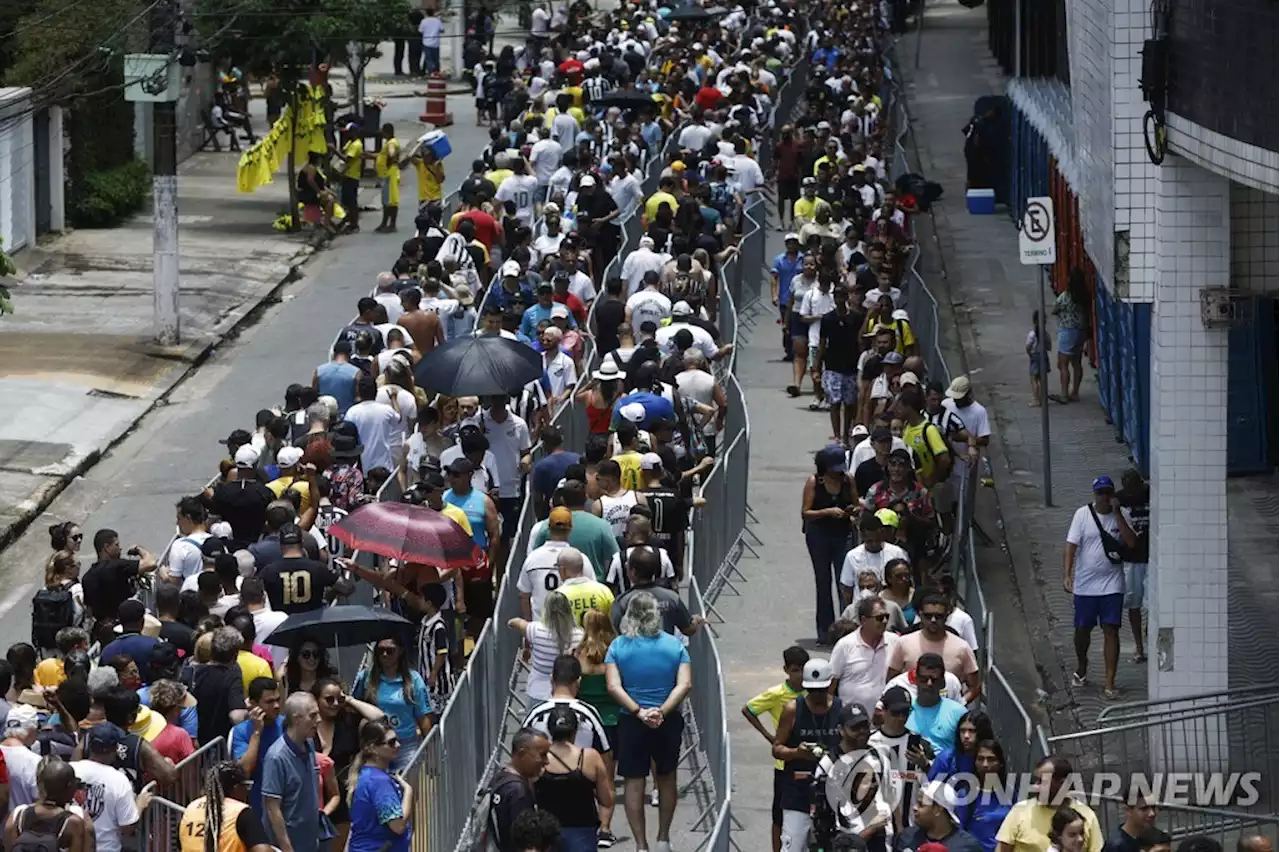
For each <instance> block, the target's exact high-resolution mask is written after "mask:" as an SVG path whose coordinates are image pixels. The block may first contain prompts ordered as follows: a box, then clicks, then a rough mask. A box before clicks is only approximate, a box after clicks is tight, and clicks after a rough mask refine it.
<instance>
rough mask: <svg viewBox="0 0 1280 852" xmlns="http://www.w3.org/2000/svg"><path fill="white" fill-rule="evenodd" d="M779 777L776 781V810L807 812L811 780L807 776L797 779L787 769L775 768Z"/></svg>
mask: <svg viewBox="0 0 1280 852" xmlns="http://www.w3.org/2000/svg"><path fill="white" fill-rule="evenodd" d="M774 772H776V773H777V774H778V775H781V776H782V777H781V779H779V780H778V781H777V782H776V789H777V799H778V810H779V811H804V812H805V813H808V812H809V803H810V801H811V800H812V799H813V781H812V779H810V778H809V777H807V776H806V777H802V778H800V779H797V778H796V777H795V773H794V772H792V771H791V770H789V769H775V770H774Z"/></svg>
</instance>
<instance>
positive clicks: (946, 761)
mask: <svg viewBox="0 0 1280 852" xmlns="http://www.w3.org/2000/svg"><path fill="white" fill-rule="evenodd" d="M974 772H975V767H974V763H973V758H972V757H971V756H970V755H967V754H965V753H964V752H962V751H961V750H960V746H958V745H957V746H954V747H952V748H948V749H943V750H942V751H940V752H939V753H938V756H937V757H935V758H934V759H933V763H931V764H929V773H928V778H929V780H930V781H935V780H940V781H946V782H948V783H949V784H950V785H951V786H952V788H953V789H954V790H955V791H956V796H957V798H959V799H960V801H964V802H967V801H968V798H967V795H968V792H969V787H970V784H969V778H971V777H973V775H974ZM955 776H963V777H959V778H957V777H955ZM956 812H957V813H958V814H960V822H961V823H962V824H963V823H964V820H965V818H966V817H967V815H968V813H969V806H968V805H961V804H957V805H956Z"/></svg>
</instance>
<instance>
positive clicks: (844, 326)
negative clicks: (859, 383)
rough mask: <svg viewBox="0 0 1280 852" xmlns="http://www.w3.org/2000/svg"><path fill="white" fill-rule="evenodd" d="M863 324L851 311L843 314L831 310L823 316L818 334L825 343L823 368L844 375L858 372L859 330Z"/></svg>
mask: <svg viewBox="0 0 1280 852" xmlns="http://www.w3.org/2000/svg"><path fill="white" fill-rule="evenodd" d="M860 328H861V326H860V325H859V324H858V322H857V318H856V317H854V315H853V314H851V313H847V312H846V313H845V315H844V316H841V315H840V313H839V312H838V311H831V312H829V313H827V314H826V315H825V316H823V318H822V322H821V324H820V325H819V326H818V335H819V338H820V340H821V341H822V342H823V343H824V344H825V348H824V349H823V350H822V368H823V369H824V370H830V371H831V372H833V373H839V374H840V375H842V376H852V375H853V374H855V373H857V372H858V355H859V354H860V350H859V349H858V331H859V330H860Z"/></svg>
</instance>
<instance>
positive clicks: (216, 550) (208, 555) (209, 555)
mask: <svg viewBox="0 0 1280 852" xmlns="http://www.w3.org/2000/svg"><path fill="white" fill-rule="evenodd" d="M226 552H227V544H226V542H224V541H223V540H222V539H220V538H218V537H217V536H216V535H211V536H209V537H208V538H206V539H205V540H204V541H202V542H200V555H201V556H203V557H204V558H205V559H214V558H216V557H218V556H221V555H222V554H224V553H226Z"/></svg>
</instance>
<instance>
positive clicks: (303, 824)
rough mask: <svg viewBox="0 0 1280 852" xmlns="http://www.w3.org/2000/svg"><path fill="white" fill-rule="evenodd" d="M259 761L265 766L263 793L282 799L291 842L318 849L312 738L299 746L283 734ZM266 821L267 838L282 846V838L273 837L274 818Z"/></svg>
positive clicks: (317, 783) (316, 778) (317, 789)
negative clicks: (304, 744) (303, 745)
mask: <svg viewBox="0 0 1280 852" xmlns="http://www.w3.org/2000/svg"><path fill="white" fill-rule="evenodd" d="M260 760H261V765H262V766H263V770H262V784H261V787H262V795H263V796H269V797H271V798H273V799H279V800H280V809H281V811H282V812H283V815H284V828H285V831H286V832H288V834H289V842H290V843H292V844H293V848H294V849H298V850H301V849H319V848H320V774H319V770H318V769H317V767H316V750H315V747H314V746H312V745H311V742H310V741H308V742H307V744H306V746H305V747H299V746H296V745H294V743H293V740H291V739H289V738H288V737H280V738H279V739H277V740H276V741H275V744H274V745H272V746H271V748H270V749H268V750H267V752H266V757H265V759H260ZM254 786H255V787H257V786H259V785H257V784H255V785H254ZM259 802H261V799H259ZM258 813H262V811H258ZM263 822H264V823H266V828H267V837H268V838H269V839H270V840H271V842H272V843H274V844H275V845H276V846H279V845H280V838H278V837H275V836H274V832H273V831H272V830H271V820H263Z"/></svg>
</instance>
